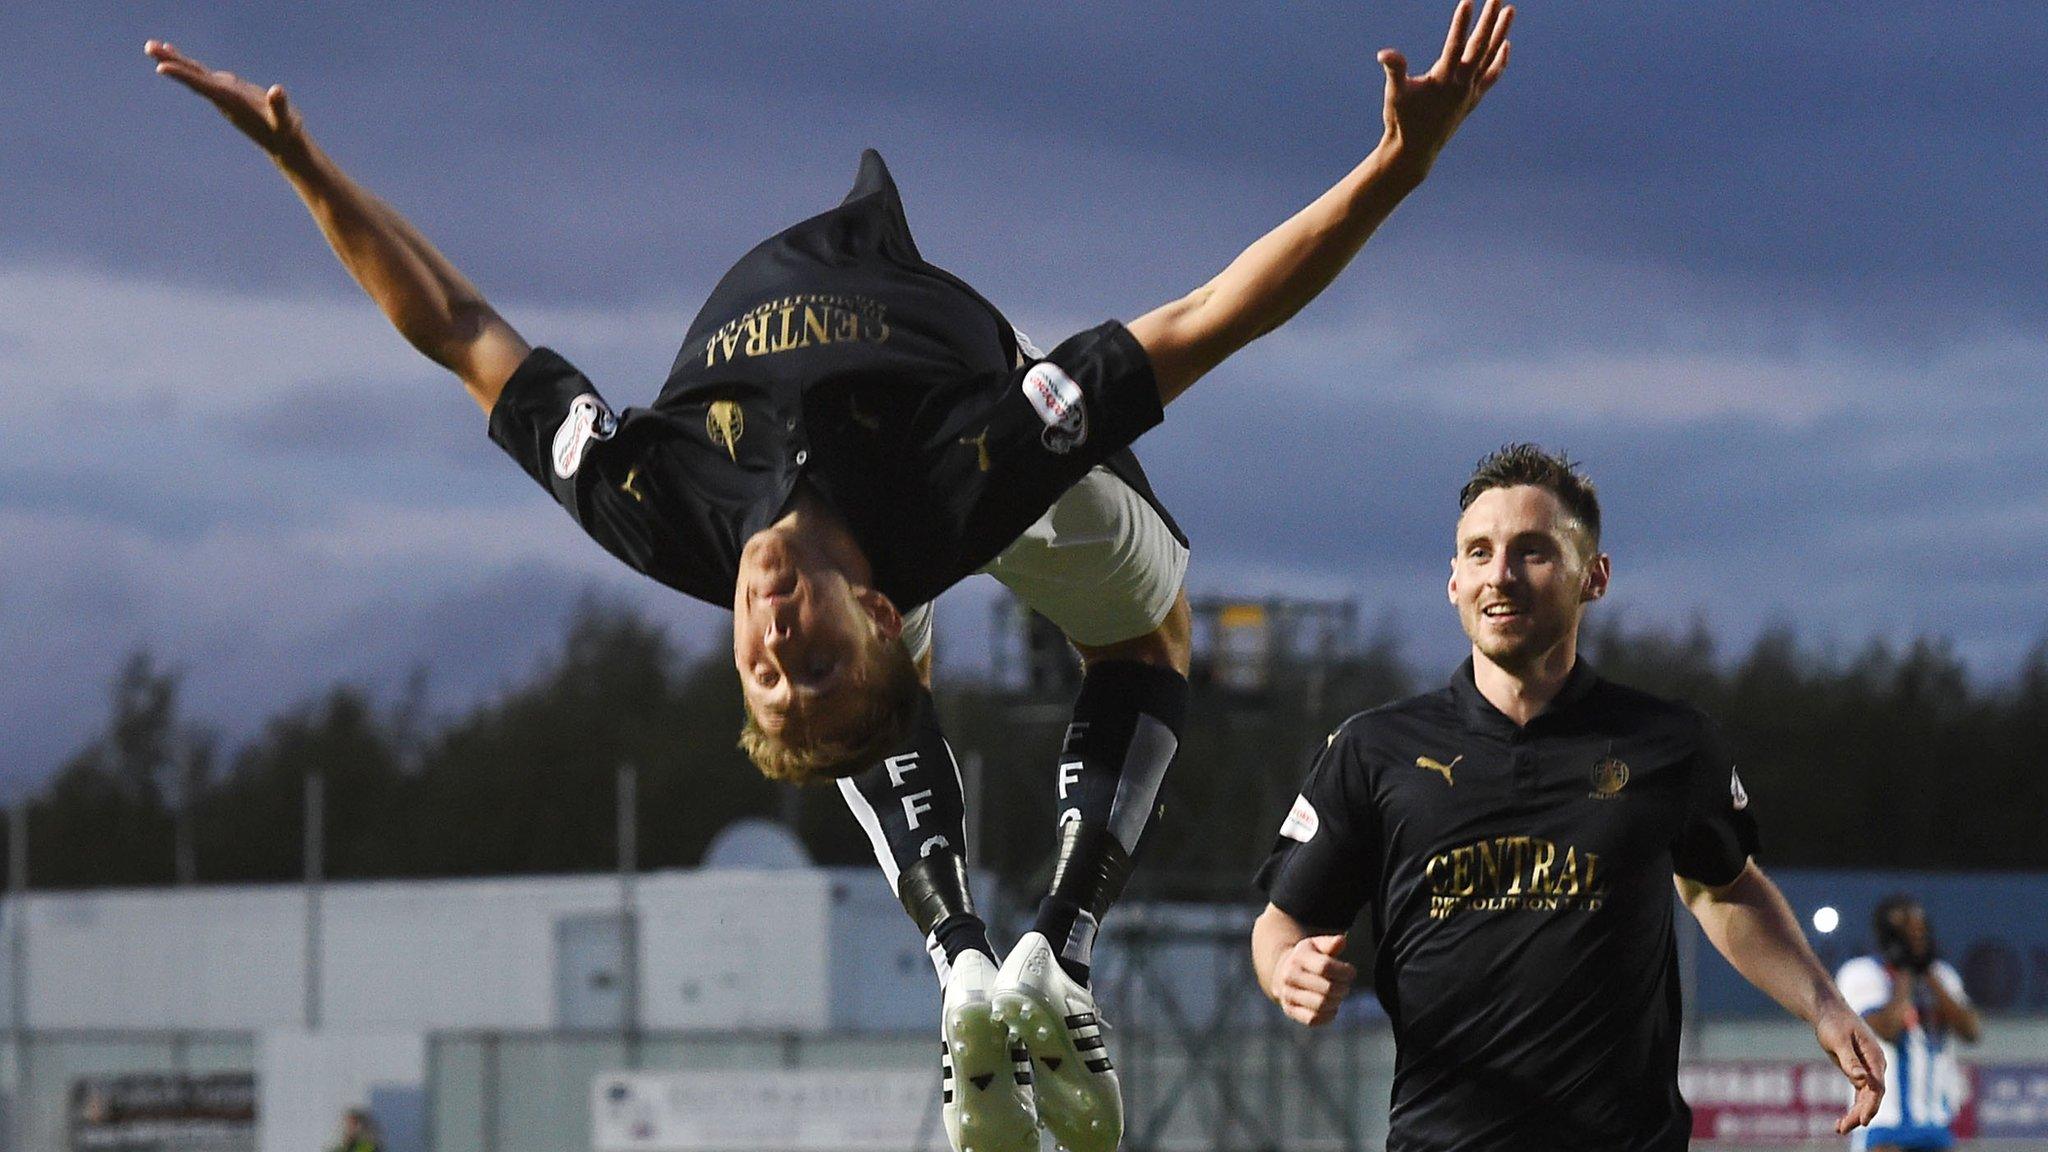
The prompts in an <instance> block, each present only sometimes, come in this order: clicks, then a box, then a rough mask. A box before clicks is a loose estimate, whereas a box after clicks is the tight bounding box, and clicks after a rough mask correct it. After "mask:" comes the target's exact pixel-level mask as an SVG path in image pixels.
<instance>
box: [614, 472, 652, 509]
mask: <svg viewBox="0 0 2048 1152" xmlns="http://www.w3.org/2000/svg"><path fill="white" fill-rule="evenodd" d="M639 481H640V469H638V468H632V469H629V470H628V471H627V472H626V478H625V479H624V480H621V481H620V482H619V491H621V492H624V493H625V494H626V495H628V496H631V497H632V498H633V502H634V503H636V504H645V503H646V502H647V497H645V496H643V495H641V493H640V490H639V489H638V488H635V487H633V485H634V484H637V483H639Z"/></svg>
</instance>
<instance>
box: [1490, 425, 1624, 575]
mask: <svg viewBox="0 0 2048 1152" xmlns="http://www.w3.org/2000/svg"><path fill="white" fill-rule="evenodd" d="M1523 485H1527V486H1529V487H1532V488H1541V489H1543V490H1544V491H1546V492H1549V493H1550V494H1551V495H1553V496H1555V497H1557V499H1558V502H1559V503H1560V504H1563V505H1564V508H1565V511H1567V512H1569V513H1571V514H1572V518H1573V519H1575V520H1577V521H1578V522H1579V524H1580V525H1581V526H1583V527H1584V528H1585V530H1586V538H1587V541H1586V542H1587V544H1588V545H1589V546H1590V551H1591V552H1593V553H1595V554H1597V553H1598V552H1599V551H1600V494H1599V493H1598V492H1597V491H1595V490H1594V488H1593V482H1592V481H1591V480H1588V479H1587V478H1586V474H1585V473H1584V472H1582V471H1580V470H1579V464H1578V462H1577V461H1575V460H1573V459H1572V458H1571V457H1570V456H1567V455H1565V454H1564V453H1562V452H1559V453H1557V454H1556V455H1554V456H1553V455H1551V454H1550V453H1548V452H1545V451H1544V450H1543V449H1542V448H1540V447H1538V446H1537V445H1534V444H1521V443H1517V444H1505V445H1502V446H1501V447H1500V448H1499V449H1498V450H1496V451H1493V452H1489V453H1487V454H1486V456H1484V457H1482V458H1481V459H1480V461H1479V464H1478V466H1477V467H1475V468H1473V469H1472V478H1471V479H1470V480H1467V481H1465V486H1464V487H1463V488H1461V489H1459V491H1458V511H1460V512H1463V511H1464V510H1465V509H1467V508H1470V507H1471V506H1472V502H1473V501H1474V500H1477V499H1479V496H1480V493H1482V492H1486V491H1488V490H1490V489H1494V488H1518V487H1522V486H1523Z"/></svg>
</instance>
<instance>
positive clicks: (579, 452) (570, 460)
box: [554, 392, 619, 480]
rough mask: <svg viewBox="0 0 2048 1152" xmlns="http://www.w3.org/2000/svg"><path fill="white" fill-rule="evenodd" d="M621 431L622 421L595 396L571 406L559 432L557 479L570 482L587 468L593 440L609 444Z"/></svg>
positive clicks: (573, 403) (585, 395)
mask: <svg viewBox="0 0 2048 1152" xmlns="http://www.w3.org/2000/svg"><path fill="white" fill-rule="evenodd" d="M618 430H619V420H618V417H616V416H613V415H612V410H611V409H609V408H607V407H605V406H604V401H602V400H600V399H598V398H597V393H595V392H585V393H584V394H583V395H581V396H578V397H577V398H576V399H574V400H572V401H570V402H569V415H568V417H567V418H565V419H564V420H563V421H562V426H561V427H560V428H557V429H555V453H554V455H555V475H557V476H559V477H561V478H562V479H564V480H567V479H568V478H569V477H571V476H574V475H576V470H577V469H578V468H581V467H583V453H584V451H585V450H586V449H588V448H589V447H590V442H591V441H593V440H609V439H611V438H612V434H613V433H614V432H617V431H618Z"/></svg>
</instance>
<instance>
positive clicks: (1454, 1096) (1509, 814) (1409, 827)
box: [1252, 444, 1885, 1152]
mask: <svg viewBox="0 0 2048 1152" xmlns="http://www.w3.org/2000/svg"><path fill="white" fill-rule="evenodd" d="M1459 507H1460V508H1461V509H1462V515H1461V516H1460V517H1459V518H1458V524H1457V534H1456V551H1455V552H1454V554H1453V556H1452V559H1451V576H1450V584H1449V593H1450V600H1451V603H1452V605H1453V606H1454V607H1456V609H1457V611H1458V619H1459V622H1460V623H1461V624H1463V625H1464V629H1465V633H1466V635H1467V636H1468V637H1469V638H1470V639H1471V641H1472V655H1471V659H1470V660H1468V661H1467V662H1466V663H1465V665H1464V667H1463V668H1461V669H1459V670H1458V672H1457V674H1456V675H1454V676H1453V677H1452V678H1451V683H1450V684H1449V686H1447V687H1445V688H1442V689H1439V690H1437V691H1435V692H1430V693H1426V694H1424V695H1421V696H1416V697H1413V698H1411V699H1408V700H1403V701H1399V702H1396V703H1393V704H1389V705H1386V706H1385V707H1382V708H1377V709H1374V710H1373V711H1370V712H1365V713H1361V714H1360V715H1357V716H1354V717H1352V718H1351V719H1349V720H1347V721H1345V722H1344V724H1343V726H1342V727H1340V728H1338V729H1337V731H1336V732H1334V733H1332V734H1331V736H1330V739H1329V741H1328V743H1327V745H1326V746H1325V748H1324V749H1323V751H1322V753H1321V755H1320V756H1319V757H1318V758H1317V760H1316V764H1315V767H1314V769H1313V770H1312V771H1311V772H1310V774H1309V777H1308V782H1307V784H1306V785H1305V786H1304V787H1303V789H1302V794H1301V796H1300V797H1299V798H1298V799H1297V800H1296V801H1295V804H1294V809H1293V811H1292V813H1291V814H1290V815H1289V816H1288V817H1287V820H1286V822H1285V823H1284V824H1283V825H1282V826H1281V829H1280V835H1279V837H1278V839H1277V840H1276V842H1275V847H1274V850H1273V855H1272V856H1271V857H1270V858H1269V859H1268V861H1267V863H1266V865H1265V868H1264V869H1263V870H1262V871H1261V873H1260V877H1259V880H1260V884H1261V886H1262V887H1263V888H1264V889H1265V890H1266V892H1267V894H1268V895H1269V897H1270V898H1271V901H1272V902H1271V903H1270V904H1268V905H1267V907H1266V911H1265V912H1264V913H1263V914H1262V915H1261V916H1260V917H1259V920H1258V923H1257V925H1256V927H1255V928H1254V930H1253V935H1252V954H1253V961H1254V964H1255V965H1256V967H1257V969H1258V973H1259V979H1260V983H1261V985H1262V986H1263V987H1264V988H1265V990H1266V992H1267V994H1268V995H1269V996H1271V997H1272V998H1273V999H1274V1000H1275V1001H1276V1002H1277V1003H1279V1005H1280V1006H1281V1008H1282V1009H1283V1010H1284V1011H1285V1012H1286V1013H1287V1015H1288V1016H1289V1017H1291V1018H1293V1019H1295V1020H1298V1021H1300V1022H1301V1023H1303V1024H1308V1025H1317V1024H1323V1023H1327V1022H1328V1021H1329V1020H1330V1019H1332V1018H1333V1017H1334V1016H1335V1014H1336V1011H1337V1007H1338V1005H1339V1004H1340V1003H1341V1002H1342V1001H1343V999H1344V997H1345V996H1346V995H1347V994H1348V993H1349V992H1350V989H1351V983H1352V981H1353V980H1354V979H1355V978H1356V976H1357V972H1356V969H1355V968H1353V966H1352V965H1350V964H1349V963H1347V962H1346V961H1344V960H1342V959H1340V958H1339V957H1340V954H1341V953H1342V951H1343V949H1344V945H1345V935H1344V934H1345V932H1346V931H1347V929H1348V928H1349V927H1350V925H1351V923H1352V921H1353V919H1354V918H1355V917H1356V916H1357V915H1358V914H1359V912H1360V910H1361V909H1363V908H1365V907H1366V906H1367V905H1370V906H1371V909H1372V929H1373V938H1374V939H1375V941H1376V942H1377V952H1376V956H1375V966H1374V977H1375V981H1376V983H1377V985H1378V992H1379V997H1380V1000H1381V1002H1382V1003H1384V1004H1385V1006H1386V1009H1387V1015H1388V1017H1389V1019H1391V1020H1392V1022H1393V1027H1394V1047H1395V1064H1394V1091H1393V1108H1392V1113H1391V1116H1390V1120H1389V1123H1390V1132H1389V1135H1388V1139H1387V1148H1388V1149H1389V1152H1419V1150H1424V1149H1432V1150H1434V1149H1443V1150H1449V1149H1458V1150H1459V1152H1492V1150H1498V1152H1527V1150H1530V1149H1556V1150H1559V1152H1563V1150H1567V1149H1569V1150H1573V1152H1581V1150H1588V1149H1612V1150H1614V1152H1621V1150H1623V1149H1626V1150H1628V1152H1665V1150H1676V1149H1683V1148H1685V1147H1686V1145H1687V1142H1688V1140H1689V1138H1690V1136H1691V1131H1692V1120H1691V1113H1690V1112H1689V1110H1688V1109H1687V1107H1686V1104H1685V1101H1684V1100H1682V1099H1681V1098H1680V1097H1679V1094H1678V1026H1679V987H1678V962H1677V947H1676V936H1675V933H1674V930H1673V924H1672V911H1671V886H1672V884H1673V883H1674V880H1675V882H1676V884H1677V887H1678V891H1679V894H1680V895H1681V896H1682V897H1683V898H1684V900H1685V902H1686V904H1687V906H1688V907H1690V908H1691V909H1692V912H1693V914H1694V915H1695V916H1696V917H1698V919H1699V922H1700V926H1701V928H1703V929H1704V930H1705V932H1706V936H1707V938H1708V939H1709V940H1711V941H1713V942H1714V946H1715V947H1716V948H1718V949H1720V951H1721V953H1722V954H1723V955H1725V956H1727V957H1728V959H1729V961H1730V962H1731V963H1733V964H1734V965H1735V967H1736V969H1737V970H1738V971H1740V972H1741V973H1742V974H1743V975H1744V976H1746V977H1747V978H1748V979H1749V980H1750V981H1751V982H1753V983H1754V984H1756V985H1757V987H1759V988H1761V989H1763V990H1764V991H1765V992H1767V993H1769V994H1770V995H1771V996H1772V997H1773V998H1775V999H1776V1000H1777V1001H1778V1002H1779V1003H1780V1004H1782V1005H1784V1006H1785V1007H1786V1008H1787V1009H1789V1010H1790V1011H1792V1012H1794V1013H1796V1014H1797V1015H1798V1016H1799V1017H1800V1018H1801V1019H1803V1020H1805V1021H1806V1022H1808V1023H1809V1024H1812V1025H1813V1027H1814V1033H1815V1035H1816V1036H1817V1037H1818V1038H1819V1040H1820V1044H1821V1047H1822V1048H1824V1049H1825V1050H1826V1051H1827V1053H1828V1055H1830V1056H1832V1057H1833V1058H1834V1060H1835V1062H1836V1063H1837V1064H1838V1065H1840V1067H1841V1069H1842V1071H1843V1073H1844V1074H1846V1075H1847V1077H1848V1078H1849V1082H1850V1083H1851V1084H1852V1085H1853V1086H1854V1089H1855V1096H1854V1099H1853V1101H1852V1102H1851V1104H1850V1107H1849V1108H1848V1110H1847V1112H1846V1113H1845V1114H1844V1115H1843V1117H1842V1118H1841V1120H1840V1121H1839V1123H1838V1125H1837V1130H1838V1131H1841V1132H1847V1131H1849V1130H1850V1129H1851V1128H1852V1127H1854V1126H1855V1125H1859V1124H1867V1123H1869V1122H1870V1118H1871V1116H1872V1115H1873V1114H1874V1113H1875V1112H1876V1111H1877V1107H1878V1101H1879V1098H1880V1097H1881V1096H1882V1095H1883V1092H1884V1075H1885V1072H1884V1069H1885V1060H1884V1056H1883V1054H1882V1053H1881V1052H1880V1051H1879V1048H1878V1042H1877V1037H1876V1036H1874V1035H1872V1034H1871V1031H1870V1029H1869V1027H1867V1026H1866V1025H1865V1024H1864V1022H1863V1020H1862V1019H1861V1018H1860V1017H1858V1016H1857V1015H1856V1013H1855V1012H1854V1011H1852V1010H1851V1009H1850V1007H1849V1005H1847V1004H1846V1003H1844V1002H1843V1000H1842V997H1841V996H1840V995H1838V994H1837V993H1836V992H1835V986H1834V983H1833V981H1831V980H1830V979H1828V974H1827V971H1826V970H1825V969H1823V968H1822V967H1821V966H1820V961H1819V960H1818V959H1816V958H1815V957H1814V955H1813V952H1812V950H1811V949H1809V948H1808V947H1807V945H1806V938H1805V937H1804V936H1803V935H1802V934H1801V933H1800V930H1799V925H1798V923H1797V921H1796V920H1794V918H1793V916H1792V912H1791V909H1790V908H1788V907H1787V906H1786V904H1785V899H1784V897H1783V896H1781V895H1779V893H1778V889H1777V887H1776V885H1774V884H1772V883H1771V881H1770V879H1769V878H1768V877H1766V876H1765V875H1764V873H1763V872H1762V871H1761V870H1760V869H1759V868H1758V867H1757V866H1756V863H1755V862H1754V861H1753V860H1752V859H1751V854H1752V853H1753V852H1754V851H1755V850H1756V827H1755V824H1754V823H1753V821H1752V820H1751V818H1750V814H1749V812H1748V807H1749V798H1748V796H1747V795H1746V794H1745V793H1744V791H1743V788H1742V782H1741V780H1740V779H1738V778H1737V777H1736V775H1735V769H1734V765H1733V764H1732V763H1731V762H1730V761H1729V759H1728V755H1727V753H1726V751H1725V750H1724V749H1723V747H1722V745H1721V741H1720V739H1719V738H1718V736H1717V735H1716V732H1715V729H1714V726H1713V724H1712V722H1711V721H1709V720H1708V719H1707V718H1706V717H1705V716H1703V715H1701V714H1700V713H1699V712H1698V711H1696V710H1695V709H1692V708H1689V707H1686V706H1684V705H1681V704H1674V703H1671V702H1668V701H1664V700H1660V699H1657V698H1656V697H1654V696H1650V695H1649V694H1647V693H1643V692H1638V691H1635V690H1634V689H1630V688H1625V687H1622V686H1621V685H1619V684H1615V683H1612V682H1610V681H1607V680H1602V679H1601V678H1600V677H1599V676H1598V675H1596V674H1595V673H1594V672H1593V670H1592V669H1591V668H1590V667H1588V666H1587V664H1586V662H1585V661H1584V660H1581V659H1579V658H1578V636H1579V624H1580V622H1581V620H1582V619H1583V617H1584V614H1585V610H1586V606H1587V605H1589V604H1591V603H1592V602H1593V601H1595V600H1598V599H1599V598H1600V597H1601V596H1603V595H1605V594H1606V591H1607V585H1608V576H1609V571H1610V563H1609V560H1608V557H1607V555H1606V554H1605V553H1603V552H1601V551H1600V503H1599V499H1598V497H1597V496H1596V494H1595V493H1594V491H1593V485H1592V484H1591V482H1589V481H1588V480H1587V479H1586V478H1585V477H1584V476H1583V475H1581V474H1580V473H1579V471H1578V470H1577V469H1576V468H1575V467H1574V466H1573V465H1572V464H1571V462H1570V461H1568V460H1565V459H1563V458H1561V457H1555V456H1550V455H1548V454H1546V453H1544V452H1542V451H1540V450H1538V449H1537V448H1535V447H1534V446H1532V445H1527V444H1520V445H1512V446H1510V447H1508V448H1505V449H1503V450H1502V451H1500V452H1498V453H1495V454H1494V455H1492V456H1489V457H1487V458H1486V459H1485V460H1483V461H1481V462H1480V465H1479V467H1478V469H1477V471H1475V472H1474V473H1473V475H1472V478H1471V480H1470V481H1469V482H1468V483H1467V484H1466V485H1465V487H1464V490H1463V492H1462V493H1461V494H1460V499H1459Z"/></svg>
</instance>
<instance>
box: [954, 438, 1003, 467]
mask: <svg viewBox="0 0 2048 1152" xmlns="http://www.w3.org/2000/svg"><path fill="white" fill-rule="evenodd" d="M960 443H962V444H967V445H971V446H972V447H973V448H974V463H975V466H976V467H977V468H979V469H981V470H982V471H983V472H986V471H988V470H989V469H990V468H993V467H995V461H994V460H991V459H990V458H989V454H988V429H986V428H983V429H982V430H981V435H979V436H962V437H961V438H960Z"/></svg>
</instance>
